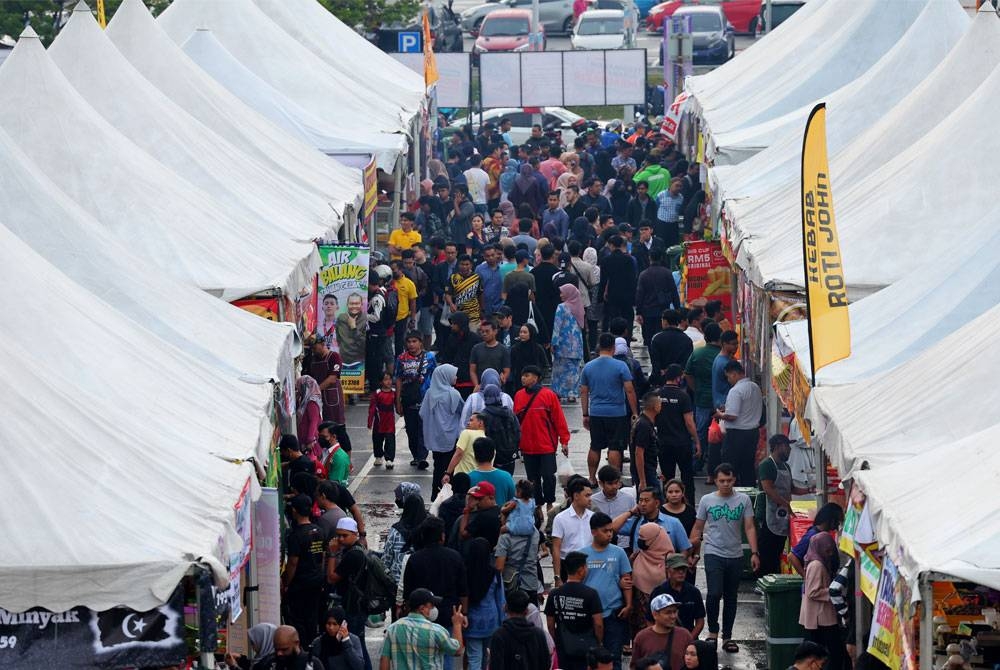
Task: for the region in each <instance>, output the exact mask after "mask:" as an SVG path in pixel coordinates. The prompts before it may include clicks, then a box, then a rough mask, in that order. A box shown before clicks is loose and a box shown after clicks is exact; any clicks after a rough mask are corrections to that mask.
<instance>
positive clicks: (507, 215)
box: [499, 200, 517, 236]
mask: <svg viewBox="0 0 1000 670" xmlns="http://www.w3.org/2000/svg"><path fill="white" fill-rule="evenodd" d="M499 209H500V213H501V214H503V227H504V228H506V229H507V232H508V233H509V234H510V235H511V236H514V235H517V231H516V230H514V227H515V226H517V208H516V207H514V203H512V202H511V201H510V200H503V201H501V203H500V207H499Z"/></svg>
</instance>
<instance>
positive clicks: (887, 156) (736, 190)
mask: <svg viewBox="0 0 1000 670" xmlns="http://www.w3.org/2000/svg"><path fill="white" fill-rule="evenodd" d="M986 7H988V6H984V8H983V10H981V11H980V12H979V14H978V15H977V16H976V18H975V20H974V21H973V22H972V25H971V26H970V27H969V29H968V30H967V31H966V32H965V34H964V36H963V37H962V39H961V40H959V42H958V43H957V44H956V45H955V47H954V48H953V49H952V50H951V51H950V52H949V53H948V55H947V56H946V57H944V58H943V59H941V62H940V65H938V66H937V67H936V68H935V69H934V70H933V71H932V72H930V73H929V74H928V75H927V76H926V77H925V78H924V79H923V81H921V82H920V83H919V84H918V85H916V86H914V87H913V89H912V92H911V93H909V94H908V95H907V96H906V97H905V98H904V99H903V100H902V101H900V102H899V103H898V104H897V105H895V106H894V107H893V108H892V109H891V110H888V111H886V110H885V109H883V110H882V116H881V118H879V119H877V120H875V121H874V122H872V123H870V124H867V125H866V126H865V127H863V128H862V127H851V126H850V125H848V124H844V123H842V122H841V118H850V117H851V116H852V110H851V109H848V108H847V106H846V105H842V104H838V105H834V104H830V105H828V106H827V135H828V146H829V147H830V168H831V174H833V175H835V176H836V178H837V179H838V180H839V181H841V182H842V183H853V182H855V181H862V180H864V179H866V178H868V175H869V174H870V173H871V172H872V171H874V170H875V169H876V168H878V167H880V166H882V165H884V164H885V163H888V162H890V161H891V160H892V159H893V158H894V157H895V156H897V155H898V154H899V153H900V152H902V151H903V150H905V149H907V148H908V147H910V146H911V145H912V144H914V143H916V142H917V141H918V140H919V138H920V137H922V136H923V135H925V134H926V133H927V132H929V131H930V130H931V129H933V128H934V127H935V126H937V125H938V124H939V123H940V122H941V121H942V120H943V119H945V118H947V116H948V115H949V114H950V113H951V112H952V111H954V110H955V108H956V107H958V106H959V105H960V104H961V103H962V102H963V101H964V100H965V99H966V98H967V97H969V96H970V95H971V94H972V93H973V92H974V91H975V90H976V88H977V87H978V86H979V85H980V84H982V82H983V80H985V79H986V77H987V76H989V74H990V73H991V72H992V71H993V66H994V63H995V62H996V60H997V59H998V58H1000V19H998V18H997V16H996V13H995V12H994V11H993V10H992V8H990V9H989V10H988V11H987V10H986ZM858 130H862V131H863V132H861V133H860V134H859V133H858V132H857V131H858ZM801 145H802V138H801V133H792V134H791V135H790V136H789V137H788V138H786V139H785V140H782V141H781V142H778V143H776V144H775V145H773V146H771V147H770V148H769V149H767V150H766V151H763V152H761V153H760V154H758V155H756V156H754V157H753V158H751V159H750V160H748V161H746V162H744V163H741V164H740V165H738V166H730V167H728V168H726V174H725V175H720V176H719V180H720V181H721V182H723V183H724V184H725V194H724V195H723V197H724V198H725V200H726V203H725V210H726V215H727V218H728V220H729V222H730V225H731V227H730V239H731V240H732V241H733V242H734V244H739V242H740V241H741V240H742V239H743V238H744V237H746V236H753V237H764V236H766V235H767V234H768V232H769V230H770V229H771V228H772V227H778V228H780V227H785V226H788V225H789V221H790V220H792V219H793V218H794V217H797V216H799V214H800V208H801V204H800V203H799V178H800V175H799V171H800V169H801V165H800V161H801V157H802V146H801ZM838 147H839V148H838Z"/></svg>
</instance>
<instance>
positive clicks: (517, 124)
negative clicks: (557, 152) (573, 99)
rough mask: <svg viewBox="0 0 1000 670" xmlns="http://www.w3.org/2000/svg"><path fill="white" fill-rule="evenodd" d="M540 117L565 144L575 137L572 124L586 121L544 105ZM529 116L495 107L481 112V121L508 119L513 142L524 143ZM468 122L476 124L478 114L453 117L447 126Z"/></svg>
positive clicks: (547, 128)
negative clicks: (558, 132)
mask: <svg viewBox="0 0 1000 670" xmlns="http://www.w3.org/2000/svg"><path fill="white" fill-rule="evenodd" d="M541 117H542V128H543V129H544V130H546V131H549V130H552V131H555V130H558V131H560V133H561V134H562V139H563V143H564V144H566V145H567V146H572V145H573V140H575V139H576V131H575V130H574V129H573V128H574V124H577V125H576V127H579V126H580V122H584V123H586V119H584V118H583V117H582V116H580V115H579V114H574V113H573V112H571V111H569V110H568V109H564V108H562V107H545V108H543V109H542V112H541ZM531 118H532V114H530V113H529V112H526V111H524V110H523V109H520V108H517V107H497V108H496V109H487V110H485V111H484V112H483V122H489V123H492V124H493V125H495V126H499V125H500V119H510V123H511V128H510V139H511V140H513V142H514V144H524V142H525V140H527V139H528V138H529V137H531ZM470 123H472V124H474V125H476V126H478V125H479V115H478V114H474V115H473V116H472V118H471V119H470V118H469V117H461V118H458V119H454V120H453V121H452V122H451V125H450V126H449V128H456V129H458V128H463V127H465V126H466V125H468V124H470Z"/></svg>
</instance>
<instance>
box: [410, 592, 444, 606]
mask: <svg viewBox="0 0 1000 670" xmlns="http://www.w3.org/2000/svg"><path fill="white" fill-rule="evenodd" d="M441 600H442V599H441V598H439V597H438V596H436V595H434V594H433V593H432V592H431V590H430V589H413V592H412V593H410V597H409V599H408V600H407V604H409V606H410V609H416V608H418V607H421V606H422V605H426V604H427V603H430V604H432V605H434V606H435V607H436V606H437V605H440V604H441Z"/></svg>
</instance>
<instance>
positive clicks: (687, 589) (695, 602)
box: [646, 581, 705, 631]
mask: <svg viewBox="0 0 1000 670" xmlns="http://www.w3.org/2000/svg"><path fill="white" fill-rule="evenodd" d="M663 593H666V594H667V595H668V596H670V597H671V598H673V599H674V600H675V601H676V602H678V603H680V605H681V606H680V607H679V608H678V610H677V623H678V624H679V625H680V626H681V627H682V628H687V629H688V631H692V630H694V622H695V621H696V620H697V619H704V618H705V601H704V600H703V599H702V597H701V591H699V590H698V587H696V586H695V585H694V584H688V583H687V582H684V583H683V584H682V585H681V590H680V591H675V590H673V589H672V588H670V582H669V581H666V582H663V583H662V584H660V585H659V586H657V587H656V588H655V589H653V592H652V593H650V594H649V601H650V602H652V601H653V598H655V597H656V596H658V595H660V594H663ZM646 619H647V620H648V621H652V620H653V615H652V613H651V612H650V611H649V607H647V608H646Z"/></svg>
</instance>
